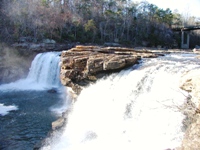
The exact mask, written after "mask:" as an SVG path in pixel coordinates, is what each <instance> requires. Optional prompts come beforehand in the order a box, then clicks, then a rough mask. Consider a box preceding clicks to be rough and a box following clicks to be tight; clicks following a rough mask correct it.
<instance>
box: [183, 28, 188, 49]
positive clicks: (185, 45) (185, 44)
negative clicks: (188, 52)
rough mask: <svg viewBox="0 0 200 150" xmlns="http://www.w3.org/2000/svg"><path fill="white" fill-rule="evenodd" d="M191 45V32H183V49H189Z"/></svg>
mask: <svg viewBox="0 0 200 150" xmlns="http://www.w3.org/2000/svg"><path fill="white" fill-rule="evenodd" d="M189 45H190V31H181V48H182V49H188V48H189Z"/></svg>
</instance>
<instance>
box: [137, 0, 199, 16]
mask: <svg viewBox="0 0 200 150" xmlns="http://www.w3.org/2000/svg"><path fill="white" fill-rule="evenodd" d="M135 1H138V2H140V1H144V0H135ZM146 1H148V2H149V3H151V4H155V5H157V6H158V7H159V8H163V9H166V8H170V10H172V12H173V11H174V10H175V9H177V10H178V12H179V13H180V14H189V15H190V16H195V17H198V18H200V0H146Z"/></svg>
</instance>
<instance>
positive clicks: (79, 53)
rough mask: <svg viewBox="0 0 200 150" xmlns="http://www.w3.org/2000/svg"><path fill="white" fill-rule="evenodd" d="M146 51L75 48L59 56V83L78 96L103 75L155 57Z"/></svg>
mask: <svg viewBox="0 0 200 150" xmlns="http://www.w3.org/2000/svg"><path fill="white" fill-rule="evenodd" d="M157 56H158V55H157V54H155V53H152V52H150V51H146V50H143V51H142V50H138V51H137V50H134V49H130V48H121V47H99V46H80V45H79V46H76V47H75V48H72V49H70V50H68V51H63V52H62V55H61V74H60V78H61V82H62V84H63V85H64V86H68V87H71V88H72V89H73V91H74V92H75V93H76V94H79V93H80V91H81V90H82V87H83V86H85V85H88V83H90V82H94V81H96V80H97V79H98V78H100V77H103V76H104V75H105V74H108V73H111V72H115V71H119V70H121V69H124V68H126V67H129V66H132V65H134V64H137V63H138V60H140V58H141V57H148V58H149V57H151V58H152V57H157Z"/></svg>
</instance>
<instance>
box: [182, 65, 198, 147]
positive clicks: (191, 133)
mask: <svg viewBox="0 0 200 150" xmlns="http://www.w3.org/2000/svg"><path fill="white" fill-rule="evenodd" d="M180 87H181V88H182V89H183V90H185V91H187V92H188V93H189V94H190V97H189V101H190V103H188V102H187V104H186V113H185V114H186V117H187V120H188V121H187V129H186V132H185V135H184V139H183V141H182V146H181V150H199V149H200V105H199V104H200V93H199V91H200V69H195V70H191V71H189V72H187V73H186V74H184V76H183V77H182V81H181V86H180Z"/></svg>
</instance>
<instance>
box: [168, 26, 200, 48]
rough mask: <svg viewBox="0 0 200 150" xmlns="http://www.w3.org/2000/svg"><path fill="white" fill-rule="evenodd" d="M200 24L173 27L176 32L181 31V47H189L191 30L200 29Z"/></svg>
mask: <svg viewBox="0 0 200 150" xmlns="http://www.w3.org/2000/svg"><path fill="white" fill-rule="evenodd" d="M199 29H200V26H188V27H178V28H172V31H174V32H181V48H183V49H188V48H189V44H190V31H192V30H199Z"/></svg>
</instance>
